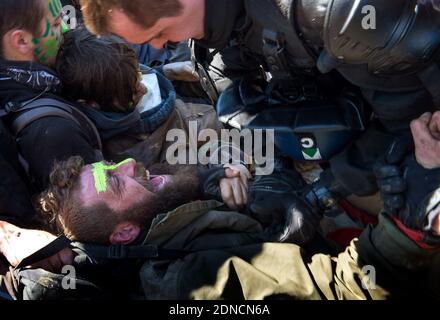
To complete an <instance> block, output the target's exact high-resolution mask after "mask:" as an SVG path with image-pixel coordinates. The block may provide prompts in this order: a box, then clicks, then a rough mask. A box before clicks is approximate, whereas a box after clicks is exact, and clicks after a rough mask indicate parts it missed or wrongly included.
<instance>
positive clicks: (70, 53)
mask: <svg viewBox="0 0 440 320" xmlns="http://www.w3.org/2000/svg"><path fill="white" fill-rule="evenodd" d="M55 69H56V71H57V73H58V75H59V77H60V79H61V81H62V83H63V88H64V95H65V96H66V97H68V98H69V99H72V100H75V101H83V102H84V103H85V104H86V105H88V106H96V107H99V108H100V109H101V110H102V111H111V112H127V111H131V110H133V108H134V106H135V105H136V104H137V103H138V102H139V100H140V98H141V97H142V95H144V94H145V88H144V87H143V86H142V84H141V82H140V81H141V74H140V70H139V64H138V61H137V58H136V53H135V51H134V50H133V49H132V48H131V47H130V46H129V45H128V44H126V43H124V42H122V41H121V40H118V39H117V38H116V37H99V38H98V37H96V36H95V35H92V34H91V33H90V32H88V31H87V29H85V28H78V29H76V30H73V31H70V32H68V33H67V34H66V35H65V37H64V43H63V45H62V46H61V48H60V50H59V53H58V57H57V61H56V65H55Z"/></svg>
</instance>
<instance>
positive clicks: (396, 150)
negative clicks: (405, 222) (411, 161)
mask: <svg viewBox="0 0 440 320" xmlns="http://www.w3.org/2000/svg"><path fill="white" fill-rule="evenodd" d="M413 150H414V144H413V141H412V137H408V136H407V137H401V138H397V139H396V140H395V141H394V143H393V144H392V145H391V147H390V149H389V150H388V152H387V154H386V155H385V156H384V158H383V159H382V160H381V161H379V162H378V163H377V164H376V166H375V168H374V173H375V175H376V178H377V185H378V187H379V191H380V193H381V196H382V200H383V202H384V210H385V211H386V212H388V213H390V214H397V213H398V212H399V211H400V210H402V209H403V208H404V206H405V191H406V181H405V179H404V178H403V172H402V168H401V166H402V163H403V161H404V159H405V157H406V156H407V155H409V154H411V153H412V151H413Z"/></svg>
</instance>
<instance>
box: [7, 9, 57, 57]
mask: <svg viewBox="0 0 440 320" xmlns="http://www.w3.org/2000/svg"><path fill="white" fill-rule="evenodd" d="M61 15H62V6H61V2H60V0H1V1H0V58H2V59H5V60H16V61H37V62H40V63H43V64H46V65H52V64H53V62H54V61H55V58H56V54H57V51H58V48H59V46H60V43H61V38H62V33H63V32H62V19H61Z"/></svg>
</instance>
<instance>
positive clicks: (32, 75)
mask: <svg viewBox="0 0 440 320" xmlns="http://www.w3.org/2000/svg"><path fill="white" fill-rule="evenodd" d="M4 81H13V82H16V83H18V84H21V85H24V86H26V87H28V88H29V89H32V90H34V91H41V92H44V91H46V92H50V93H55V94H56V93H60V92H61V89H62V86H61V80H60V79H59V78H58V77H57V76H56V74H55V72H54V71H53V70H52V69H50V68H48V67H46V66H44V65H42V64H40V63H37V62H34V61H7V60H0V84H1V83H2V82H4Z"/></svg>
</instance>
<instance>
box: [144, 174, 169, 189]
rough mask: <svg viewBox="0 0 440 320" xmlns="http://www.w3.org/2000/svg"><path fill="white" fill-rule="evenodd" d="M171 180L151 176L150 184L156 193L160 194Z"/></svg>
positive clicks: (167, 177)
mask: <svg viewBox="0 0 440 320" xmlns="http://www.w3.org/2000/svg"><path fill="white" fill-rule="evenodd" d="M170 180H171V177H170V176H150V180H149V183H150V186H151V187H152V189H153V190H154V192H158V191H160V190H162V189H163V188H164V187H165V186H166V185H167V184H168V182H170Z"/></svg>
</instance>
